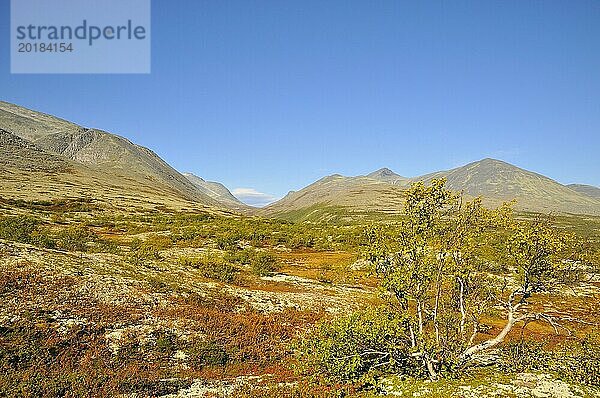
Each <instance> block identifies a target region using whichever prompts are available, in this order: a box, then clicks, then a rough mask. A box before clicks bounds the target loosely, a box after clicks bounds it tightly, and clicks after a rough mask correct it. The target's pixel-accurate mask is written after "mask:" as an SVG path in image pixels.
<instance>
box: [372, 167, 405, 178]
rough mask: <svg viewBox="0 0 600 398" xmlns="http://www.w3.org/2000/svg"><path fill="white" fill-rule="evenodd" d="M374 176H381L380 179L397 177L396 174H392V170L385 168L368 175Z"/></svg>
mask: <svg viewBox="0 0 600 398" xmlns="http://www.w3.org/2000/svg"><path fill="white" fill-rule="evenodd" d="M374 175H378V176H382V177H390V176H397V175H398V174H396V173H394V172H393V171H392V170H390V169H388V168H387V167H382V168H381V169H379V170H375V171H374V172H372V173H371V174H369V176H374Z"/></svg>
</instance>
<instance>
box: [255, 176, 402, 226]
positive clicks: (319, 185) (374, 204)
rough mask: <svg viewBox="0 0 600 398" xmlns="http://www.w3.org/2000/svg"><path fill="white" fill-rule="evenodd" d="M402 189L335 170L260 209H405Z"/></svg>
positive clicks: (277, 211) (282, 211) (281, 211)
mask: <svg viewBox="0 0 600 398" xmlns="http://www.w3.org/2000/svg"><path fill="white" fill-rule="evenodd" d="M403 191H404V188H403V187H401V186H396V185H393V184H389V183H386V182H382V181H378V180H376V179H373V178H369V177H362V176H359V177H344V176H341V175H339V174H334V175H331V176H327V177H324V178H322V179H320V180H318V181H316V182H314V183H313V184H311V185H309V186H307V187H305V188H303V189H301V190H299V191H295V192H290V193H289V194H287V195H286V196H285V197H284V198H282V199H280V200H279V201H277V202H275V203H273V204H271V205H269V206H266V207H265V208H263V209H262V210H261V211H260V213H261V214H265V215H277V216H280V215H282V214H285V213H289V212H294V211H297V210H301V209H309V208H313V210H315V211H318V210H319V208H320V207H340V208H343V209H346V210H347V211H350V212H369V211H379V212H386V213H397V212H399V211H400V210H401V209H402V197H403Z"/></svg>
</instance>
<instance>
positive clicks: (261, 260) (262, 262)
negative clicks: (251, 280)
mask: <svg viewBox="0 0 600 398" xmlns="http://www.w3.org/2000/svg"><path fill="white" fill-rule="evenodd" d="M251 265H252V273H253V274H255V275H259V276H268V275H272V274H273V273H275V272H277V271H279V269H280V268H281V266H280V264H279V262H278V261H277V257H275V256H274V255H272V254H270V253H258V254H257V255H256V256H254V258H253V259H252V263H251Z"/></svg>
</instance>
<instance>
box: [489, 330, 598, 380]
mask: <svg viewBox="0 0 600 398" xmlns="http://www.w3.org/2000/svg"><path fill="white" fill-rule="evenodd" d="M565 344H566V345H563V346H559V347H555V348H554V349H552V350H545V349H544V344H543V343H540V342H537V341H531V340H521V341H518V342H515V343H510V344H507V345H505V346H504V347H502V350H501V354H502V356H501V359H502V360H501V363H500V369H501V370H503V371H506V372H527V371H541V372H554V373H557V374H559V375H560V376H561V377H562V378H564V379H566V380H570V381H574V382H577V383H582V384H587V385H592V386H600V344H599V343H598V340H597V337H592V336H587V337H586V338H583V339H581V340H577V341H567V342H566V343H565Z"/></svg>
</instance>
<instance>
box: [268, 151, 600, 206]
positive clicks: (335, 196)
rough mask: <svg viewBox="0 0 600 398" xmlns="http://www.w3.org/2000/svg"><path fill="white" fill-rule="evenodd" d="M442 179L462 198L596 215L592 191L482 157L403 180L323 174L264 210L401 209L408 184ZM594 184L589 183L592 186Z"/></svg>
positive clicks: (389, 174) (387, 173)
mask: <svg viewBox="0 0 600 398" xmlns="http://www.w3.org/2000/svg"><path fill="white" fill-rule="evenodd" d="M442 177H444V178H446V179H447V186H448V187H449V188H450V189H452V190H455V191H463V192H464V193H465V194H466V195H467V196H470V197H475V196H482V197H483V198H484V202H485V203H486V204H487V205H488V206H497V205H499V204H500V203H502V202H505V201H510V200H512V199H516V200H517V205H516V208H517V209H519V210H523V211H532V212H543V213H549V212H559V213H575V214H590V215H600V200H599V199H598V198H597V197H594V196H593V192H594V191H593V190H590V189H585V192H582V190H583V189H582V188H576V189H573V187H572V186H565V185H562V184H560V183H558V182H556V181H554V180H552V179H550V178H548V177H545V176H543V175H541V174H537V173H534V172H531V171H527V170H524V169H521V168H519V167H516V166H513V165H511V164H509V163H506V162H503V161H500V160H495V159H483V160H481V161H478V162H473V163H470V164H467V165H465V166H462V167H458V168H455V169H452V170H447V171H438V172H435V173H431V174H426V175H423V176H419V177H412V178H406V177H402V176H400V175H398V174H396V173H394V172H393V171H391V170H389V169H387V168H383V169H380V170H377V171H375V172H373V173H370V174H367V175H366V176H358V177H344V176H340V175H333V176H329V177H325V178H323V179H321V180H319V181H317V182H315V183H313V184H311V185H309V186H307V187H305V188H303V189H301V190H299V191H298V192H293V193H290V194H289V195H287V196H286V197H284V198H283V199H281V200H280V201H278V202H276V203H274V204H272V205H270V206H267V207H266V208H265V209H264V212H265V213H266V214H270V215H276V216H277V215H281V214H286V213H289V212H297V211H298V210H301V209H308V208H313V207H318V206H341V207H344V208H346V209H348V210H356V209H368V210H376V211H384V212H400V211H401V210H402V195H403V191H404V190H405V189H406V188H407V187H408V186H409V185H410V183H412V182H416V181H424V182H425V183H429V182H431V180H432V179H434V178H442ZM592 188H593V187H592Z"/></svg>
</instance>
